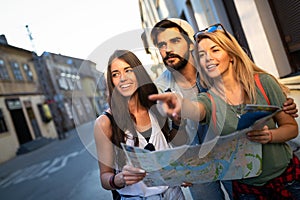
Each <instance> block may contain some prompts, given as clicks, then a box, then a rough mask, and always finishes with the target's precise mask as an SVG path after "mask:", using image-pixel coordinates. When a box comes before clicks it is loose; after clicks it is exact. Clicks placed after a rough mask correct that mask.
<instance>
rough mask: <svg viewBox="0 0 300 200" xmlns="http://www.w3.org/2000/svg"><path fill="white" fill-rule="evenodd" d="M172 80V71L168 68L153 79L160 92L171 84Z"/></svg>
mask: <svg viewBox="0 0 300 200" xmlns="http://www.w3.org/2000/svg"><path fill="white" fill-rule="evenodd" d="M173 80H174V79H173V77H172V73H171V72H170V71H169V70H165V71H164V72H163V73H161V75H159V76H158V77H157V78H156V79H155V80H154V83H155V85H156V86H157V88H158V89H159V90H160V92H164V91H165V90H166V89H167V88H169V87H170V86H171V85H172V81H173Z"/></svg>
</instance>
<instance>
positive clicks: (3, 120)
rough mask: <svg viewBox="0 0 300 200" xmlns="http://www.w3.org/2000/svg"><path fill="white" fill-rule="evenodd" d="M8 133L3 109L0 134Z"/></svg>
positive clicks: (0, 119)
mask: <svg viewBox="0 0 300 200" xmlns="http://www.w3.org/2000/svg"><path fill="white" fill-rule="evenodd" d="M7 131H8V129H7V126H6V123H5V119H4V116H3V112H2V109H1V108H0V134H1V133H4V132H7Z"/></svg>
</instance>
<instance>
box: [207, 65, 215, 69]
mask: <svg viewBox="0 0 300 200" xmlns="http://www.w3.org/2000/svg"><path fill="white" fill-rule="evenodd" d="M216 66H217V65H208V66H206V68H207V69H211V68H214V67H216Z"/></svg>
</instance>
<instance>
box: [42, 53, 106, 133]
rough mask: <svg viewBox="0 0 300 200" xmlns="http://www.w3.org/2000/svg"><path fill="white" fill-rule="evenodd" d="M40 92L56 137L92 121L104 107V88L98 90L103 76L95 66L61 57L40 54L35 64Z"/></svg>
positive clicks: (75, 59) (90, 63)
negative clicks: (43, 97)
mask: <svg viewBox="0 0 300 200" xmlns="http://www.w3.org/2000/svg"><path fill="white" fill-rule="evenodd" d="M38 66H39V68H40V69H41V70H39V71H40V77H41V80H40V81H41V83H42V87H43V90H44V91H45V94H46V97H47V101H48V103H49V105H50V108H51V111H52V114H53V119H54V122H55V125H56V127H57V132H58V133H59V137H60V138H64V137H65V135H64V133H65V132H66V131H68V130H70V129H73V128H75V126H76V125H80V124H83V123H87V122H90V121H92V120H94V119H95V118H96V117H97V116H98V115H99V113H101V109H103V106H104V104H105V102H103V101H105V97H104V96H103V94H105V92H104V91H102V90H105V89H106V88H100V89H99V88H98V87H97V80H98V78H99V77H101V76H103V73H101V72H99V71H97V70H96V64H95V63H93V62H91V61H87V60H83V59H78V58H73V57H69V56H65V55H60V54H54V53H49V52H44V53H43V54H42V55H41V56H40V58H39V61H38Z"/></svg>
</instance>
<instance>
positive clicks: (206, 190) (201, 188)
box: [190, 181, 233, 200]
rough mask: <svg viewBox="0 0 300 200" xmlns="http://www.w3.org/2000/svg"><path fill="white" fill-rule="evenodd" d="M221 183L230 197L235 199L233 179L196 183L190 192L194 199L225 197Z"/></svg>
mask: <svg viewBox="0 0 300 200" xmlns="http://www.w3.org/2000/svg"><path fill="white" fill-rule="evenodd" d="M221 183H222V185H223V186H224V188H225V190H226V192H227V194H228V196H229V198H230V199H233V198H232V183H231V181H214V182H209V183H200V184H194V185H193V186H191V187H190V192H191V196H192V197H193V200H202V199H203V200H207V199H213V200H222V199H225V194H224V191H223V190H222V188H221Z"/></svg>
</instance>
